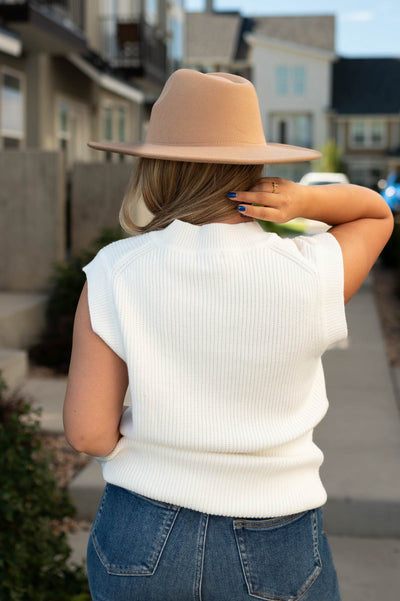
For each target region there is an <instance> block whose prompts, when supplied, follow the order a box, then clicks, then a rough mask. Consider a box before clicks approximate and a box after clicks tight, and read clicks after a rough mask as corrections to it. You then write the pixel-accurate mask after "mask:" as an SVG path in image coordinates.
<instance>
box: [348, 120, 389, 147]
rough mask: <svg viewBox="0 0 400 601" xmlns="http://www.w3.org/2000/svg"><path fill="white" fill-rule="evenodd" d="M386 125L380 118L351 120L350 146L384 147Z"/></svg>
mask: <svg viewBox="0 0 400 601" xmlns="http://www.w3.org/2000/svg"><path fill="white" fill-rule="evenodd" d="M385 144H386V127H385V123H384V121H382V120H380V119H355V120H354V121H351V122H350V146H352V147H354V148H383V147H384V146H385Z"/></svg>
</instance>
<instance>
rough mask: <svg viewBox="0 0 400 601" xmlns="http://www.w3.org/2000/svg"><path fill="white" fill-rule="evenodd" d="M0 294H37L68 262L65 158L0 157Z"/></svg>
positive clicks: (37, 154)
mask: <svg viewBox="0 0 400 601" xmlns="http://www.w3.org/2000/svg"><path fill="white" fill-rule="evenodd" d="M0 178H1V186H0V247H1V252H0V290H3V291H9V292H22V291H29V292H37V291H42V290H45V289H46V288H47V286H48V279H49V275H50V274H51V273H52V266H53V264H54V262H56V261H62V260H63V259H64V258H65V174H64V170H63V165H62V160H61V155H60V154H59V153H58V152H50V151H43V150H36V149H33V150H26V151H23V152H21V151H18V150H6V151H1V152H0Z"/></svg>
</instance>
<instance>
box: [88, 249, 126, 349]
mask: <svg viewBox="0 0 400 601" xmlns="http://www.w3.org/2000/svg"><path fill="white" fill-rule="evenodd" d="M106 250H107V247H106V248H104V249H102V250H101V251H99V252H98V253H97V255H96V256H95V257H94V259H92V261H90V263H88V264H87V265H85V266H84V267H83V268H82V269H83V271H84V272H85V274H86V279H87V286H88V304H89V314H90V321H91V324H92V329H93V331H94V332H95V333H96V334H97V335H98V336H100V338H101V339H102V340H104V342H105V343H106V344H108V346H109V347H110V348H111V349H112V350H113V351H114V352H115V353H116V354H117V355H118V356H119V357H121V359H123V360H124V361H125V351H124V344H123V340H122V335H121V327H120V319H119V315H118V308H117V305H116V299H115V280H114V277H113V270H112V266H111V265H110V261H109V260H108V259H107V257H106V252H105V251H106Z"/></svg>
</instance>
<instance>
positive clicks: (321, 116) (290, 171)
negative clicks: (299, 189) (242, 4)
mask: <svg viewBox="0 0 400 601" xmlns="http://www.w3.org/2000/svg"><path fill="white" fill-rule="evenodd" d="M334 28H335V22H334V17H333V16H330V15H327V16H305V17H265V18H258V19H255V24H254V28H253V32H252V33H247V34H246V35H245V40H246V41H247V43H248V44H249V45H250V47H251V49H252V76H253V83H254V85H255V87H256V89H257V93H258V98H259V103H260V110H261V116H262V120H263V125H264V131H265V134H266V138H267V142H278V143H282V144H292V145H295V146H305V147H313V148H321V147H322V146H323V145H324V143H325V142H326V140H327V137H328V119H327V115H328V112H329V109H330V105H331V92H332V69H331V65H332V63H333V61H334V60H335V58H336V57H335V51H334ZM271 169H272V168H271ZM310 169H311V165H310V164H309V163H297V164H288V165H279V166H274V167H273V172H274V174H276V175H280V176H282V177H287V178H290V179H294V180H298V179H300V177H301V176H302V175H303V174H304V173H305V172H307V171H309V170H310Z"/></svg>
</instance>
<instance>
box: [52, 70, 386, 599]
mask: <svg viewBox="0 0 400 601" xmlns="http://www.w3.org/2000/svg"><path fill="white" fill-rule="evenodd" d="M89 145H90V146H92V147H93V148H97V149H99V150H111V151H114V152H122V153H126V154H133V155H137V156H139V157H141V158H140V159H139V161H138V166H137V170H136V172H135V174H134V177H133V179H132V181H131V183H130V186H129V188H128V191H127V194H126V196H125V199H124V201H123V206H122V208H121V213H120V219H121V223H122V225H123V227H124V228H125V229H126V230H127V231H128V232H130V233H138V232H139V233H141V235H139V236H133V237H130V238H128V239H125V240H121V241H119V242H116V243H113V244H111V245H108V246H107V247H106V248H104V249H102V250H101V251H100V252H99V253H98V255H97V256H96V257H95V258H94V260H93V261H92V262H91V263H89V265H87V266H86V267H85V268H84V271H85V272H86V275H87V283H86V284H85V286H84V288H83V290H82V295H81V298H80V300H79V304H78V307H77V311H76V318H75V325H74V341H73V350H72V356H71V364H70V372H69V378H68V388H67V393H66V398H65V408H64V423H65V431H66V436H67V438H68V440H69V442H70V444H71V445H72V446H73V447H74V448H75V449H77V450H79V451H84V452H86V453H89V454H91V455H93V456H96V457H97V458H98V459H99V461H100V463H101V465H102V469H103V476H104V479H105V480H106V482H107V485H106V489H105V492H104V495H103V498H102V501H101V503H100V506H99V509H98V513H97V516H96V519H95V522H94V524H93V528H92V532H91V536H90V540H89V546H88V574H89V582H90V587H91V592H92V596H93V600H94V601H111V600H113V601H117V600H121V601H122V600H123V601H130V600H131V599H132V600H138V599H141V600H146V601H151V600H154V601H157V600H163V601H169V600H171V601H172V600H173V601H180V600H182V601H187V600H189V599H190V600H192V599H193V600H199V601H200V600H202V601H211V600H213V601H214V600H215V601H245V600H250V599H252V598H258V599H267V600H269V601H278V600H279V601H289V600H291V601H295V600H297V599H302V600H303V601H338V600H339V599H340V593H339V588H338V583H337V577H336V572H335V568H334V565H333V561H332V556H331V552H330V548H329V543H328V541H327V538H326V534H325V533H324V532H323V530H322V509H321V507H322V505H323V504H324V503H325V502H326V491H325V489H324V486H323V484H322V482H321V480H320V478H319V467H320V465H321V463H322V461H323V454H322V452H321V451H320V450H319V449H318V447H317V446H316V445H315V444H314V443H313V441H312V433H313V429H314V427H315V426H316V425H317V424H318V423H319V422H320V421H321V419H322V418H323V416H324V415H325V413H326V411H327V407H328V401H327V399H326V392H325V385H324V378H323V371H322V365H321V355H322V354H323V353H324V351H325V350H326V349H327V348H328V347H329V346H331V345H332V344H335V343H336V342H338V341H339V340H341V339H343V338H345V337H346V335H347V329H346V320H345V313H344V304H345V303H346V302H347V301H348V300H349V299H350V298H351V297H352V296H353V295H354V293H355V292H356V291H357V289H358V288H359V287H360V285H361V284H362V282H363V280H364V279H365V277H366V275H367V274H368V271H369V270H370V268H371V267H372V265H373V263H374V261H375V260H376V258H377V257H378V255H379V253H380V251H381V250H382V248H383V246H384V245H385V243H386V241H387V240H388V238H389V236H390V233H391V231H392V227H393V221H392V214H391V211H390V210H389V209H388V207H387V205H386V203H385V202H384V201H383V200H382V199H381V197H380V196H379V195H378V194H376V193H374V192H372V191H371V190H368V189H364V188H362V187H359V186H352V185H348V186H347V185H331V186H323V187H304V186H299V185H298V184H295V183H293V182H290V181H287V180H283V179H278V178H263V179H262V178H261V170H262V165H264V164H266V163H281V162H291V161H305V160H311V159H314V158H318V157H319V156H320V155H319V153H317V152H315V151H313V150H308V149H303V148H297V147H293V146H287V145H280V144H267V143H266V142H265V138H264V134H263V129H262V124H261V119H260V114H259V108H258V101H257V97H256V94H255V90H254V88H253V86H252V85H251V84H250V82H248V81H247V80H245V79H243V78H241V77H238V76H235V75H229V74H223V73H215V74H202V73H197V72H195V71H191V70H179V71H177V72H175V73H174V74H173V75H172V76H171V77H170V79H169V80H168V81H167V83H166V85H165V87H164V90H163V92H162V94H161V96H160V98H159V100H158V101H157V103H156V104H155V105H154V107H153V111H152V115H151V119H150V126H149V131H148V135H147V138H146V141H145V142H144V143H139V144H128V143H118V144H117V143H115V144H113V143H107V144H106V143H105V144H103V143H95V142H91V143H89ZM138 196H142V197H143V200H144V203H145V205H146V206H147V207H148V209H149V210H150V211H151V213H152V214H153V219H152V220H151V221H150V223H149V224H147V225H146V226H144V227H138V226H136V225H135V223H134V221H133V218H132V214H133V210H134V205H135V202H136V199H137V197H138ZM298 216H302V217H307V218H310V219H316V220H320V221H324V222H326V223H327V224H329V225H331V226H332V227H331V229H330V230H329V232H326V233H322V234H318V235H315V236H311V237H306V236H299V237H296V238H293V239H281V238H279V237H278V236H277V235H276V234H273V233H265V232H264V231H263V230H262V228H261V227H260V226H259V224H258V223H257V221H255V219H263V220H268V221H273V222H278V223H281V222H286V221H288V220H290V219H292V218H295V217H298ZM128 384H129V388H130V393H131V398H132V405H131V407H130V408H129V409H126V410H125V411H123V400H124V397H125V393H126V390H127V386H128Z"/></svg>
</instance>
